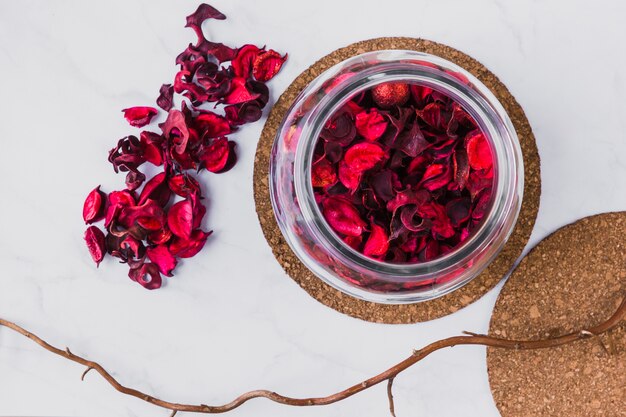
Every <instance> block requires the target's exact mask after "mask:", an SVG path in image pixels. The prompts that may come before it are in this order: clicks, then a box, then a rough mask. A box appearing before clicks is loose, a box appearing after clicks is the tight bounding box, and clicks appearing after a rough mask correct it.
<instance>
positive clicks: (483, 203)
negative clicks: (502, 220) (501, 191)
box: [472, 189, 491, 220]
mask: <svg viewBox="0 0 626 417" xmlns="http://www.w3.org/2000/svg"><path fill="white" fill-rule="evenodd" d="M490 202H491V189H486V190H485V191H483V192H482V194H481V195H480V197H479V198H478V200H476V204H475V205H474V210H473V211H472V218H473V219H474V220H481V219H482V218H483V217H484V216H485V213H486V212H487V209H488V208H489V203H490Z"/></svg>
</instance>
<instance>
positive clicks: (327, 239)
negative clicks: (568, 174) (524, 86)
mask: <svg viewBox="0 0 626 417" xmlns="http://www.w3.org/2000/svg"><path fill="white" fill-rule="evenodd" d="M386 82H403V83H407V84H419V85H423V86H427V87H430V88H433V89H435V90H438V91H440V92H442V93H444V94H446V95H447V96H449V97H451V98H452V99H453V100H455V101H456V102H457V103H459V104H460V105H461V106H462V107H463V108H464V109H465V110H466V111H467V112H468V113H469V114H470V115H471V116H472V117H473V118H474V119H475V120H476V122H477V123H478V125H479V127H480V129H481V130H482V131H483V133H484V135H485V137H486V138H487V140H488V142H489V146H490V148H491V151H492V154H493V155H494V179H493V181H494V183H493V190H492V197H491V202H490V208H489V211H488V214H487V215H486V216H485V218H484V220H483V222H482V224H481V225H480V226H479V227H478V228H477V230H475V231H474V232H473V234H472V236H470V237H469V238H468V239H467V240H466V241H465V242H463V243H462V244H461V245H460V246H459V247H457V248H455V249H454V250H453V251H451V252H450V253H448V254H446V255H445V256H442V257H440V258H436V259H434V260H431V261H428V262H424V263H417V264H408V263H407V264H395V263H387V262H381V261H378V260H374V259H371V258H368V257H366V256H364V255H362V254H361V253H359V252H357V251H355V250H353V249H352V248H351V247H349V246H348V245H346V244H345V243H344V242H343V241H342V240H341V238H340V237H339V236H337V235H336V234H335V233H334V231H333V230H332V229H331V228H330V227H329V225H328V224H327V222H326V221H325V219H324V218H323V216H322V214H321V211H320V209H319V207H318V205H317V203H316V201H315V197H314V193H313V187H312V184H311V164H312V158H313V152H314V148H315V144H316V142H317V139H318V137H319V134H320V131H321V129H322V128H323V126H324V125H325V123H326V121H327V120H328V119H329V117H330V116H332V115H333V114H334V113H335V111H336V110H337V109H339V108H340V107H341V106H343V105H344V104H345V103H346V102H347V101H348V100H350V99H351V98H352V97H354V96H355V95H357V94H359V93H360V92H362V91H365V90H368V89H371V88H372V87H373V86H375V85H377V84H380V83H386ZM523 182H524V170H523V161H522V153H521V149H520V146H519V142H518V138H517V134H516V132H515V129H514V127H513V124H512V123H511V120H510V119H509V117H508V115H507V114H506V112H505V110H504V108H503V107H502V105H501V104H500V103H499V102H498V100H497V98H496V97H495V96H494V95H493V94H492V93H491V91H490V90H489V89H488V88H487V87H486V86H485V85H484V84H482V83H481V82H480V81H479V80H478V79H477V78H476V77H474V76H473V75H471V74H470V73H469V72H467V71H466V70H464V69H463V68H461V67H459V66H458V65H455V64H453V63H451V62H449V61H447V60H445V59H442V58H440V57H437V56H433V55H430V54H426V53H421V52H415V51H405V50H385V51H375V52H368V53H364V54H362V55H358V56H355V57H352V58H349V59H347V60H345V61H343V62H341V63H340V64H337V65H335V66H334V67H332V68H330V69H328V70H326V71H325V72H324V73H322V74H321V75H320V76H319V77H317V78H316V79H315V80H314V81H312V82H311V83H310V84H309V85H308V86H307V87H306V88H305V89H304V90H303V91H302V93H300V95H299V96H298V97H297V99H296V100H295V102H294V103H293V105H292V106H291V108H290V109H289V111H288V112H287V114H286V115H285V118H284V119H283V121H282V124H281V125H280V127H279V129H278V132H277V135H276V138H275V141H274V145H273V148H272V153H271V156H270V195H271V200H272V205H273V208H274V213H275V215H276V219H277V222H278V225H279V227H280V229H281V231H282V233H283V235H284V237H285V239H286V241H287V242H288V244H289V246H290V247H291V249H292V250H293V251H294V253H295V254H296V255H297V256H298V258H299V259H300V260H301V261H302V263H304V265H306V267H307V268H309V269H310V270H311V271H312V272H313V273H314V274H315V275H316V276H318V277H319V278H320V279H322V280H323V281H325V282H326V283H327V284H329V285H331V286H332V287H334V288H337V289H339V290H340V291H342V292H344V293H346V294H348V295H351V296H353V297H357V298H360V299H363V300H368V301H373V302H378V303H388V304H402V303H415V302H419V301H425V300H429V299H433V298H435V297H439V296H441V295H444V294H446V293H449V292H451V291H454V290H455V289H457V288H459V287H461V286H462V285H464V284H466V283H468V282H469V281H470V280H472V279H473V278H475V277H476V276H477V275H479V274H480V273H481V272H482V271H483V270H484V269H485V268H486V267H487V266H488V265H489V263H490V262H491V261H492V260H493V259H494V258H495V257H496V256H497V255H498V253H499V252H500V250H501V249H502V248H503V246H504V244H505V243H506V241H507V239H508V238H509V236H510V234H511V232H512V230H513V228H514V226H515V223H516V221H517V216H518V214H519V210H520V207H521V202H522V193H523V187H524V184H523Z"/></svg>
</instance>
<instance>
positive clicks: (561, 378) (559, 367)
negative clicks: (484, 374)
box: [487, 212, 626, 417]
mask: <svg viewBox="0 0 626 417" xmlns="http://www.w3.org/2000/svg"><path fill="white" fill-rule="evenodd" d="M624 296H626V212H620V213H607V214H600V215H597V216H592V217H587V218H585V219H582V220H579V221H578V222H576V223H573V224H571V225H569V226H565V227H564V228H562V229H560V230H558V231H557V232H555V233H554V234H552V235H551V236H549V237H548V238H546V239H545V240H543V241H542V242H541V243H539V245H538V246H537V247H536V248H535V249H533V250H532V251H531V252H530V254H528V256H526V258H525V259H524V260H523V261H522V262H521V263H520V265H519V266H518V267H517V268H516V269H515V271H514V272H513V274H512V275H511V277H510V278H509V280H508V281H507V283H506V285H505V286H504V288H503V289H502V292H501V293H500V296H499V297H498V301H497V303H496V307H495V310H494V312H493V316H492V318H491V329H490V334H492V335H495V336H500V337H506V338H511V339H532V338H543V337H548V336H557V335H560V334H565V333H570V332H572V331H575V330H579V329H584V328H587V327H590V326H593V325H597V324H599V323H601V322H603V321H604V320H606V319H607V318H608V317H609V316H610V315H611V314H613V313H614V312H615V310H616V309H617V307H618V305H619V303H620V301H621V300H622V298H623V297H624ZM598 339H600V340H598ZM605 348H606V350H605ZM487 363H488V368H489V380H490V384H491V390H492V392H493V397H494V399H495V402H496V405H497V406H498V409H499V410H500V413H501V414H502V416H503V417H522V416H533V417H542V416H545V417H547V416H550V417H556V416H567V417H577V416H580V417H583V416H607V417H609V416H610V417H618V416H622V417H623V416H626V322H624V321H623V322H622V324H621V326H620V327H618V328H616V329H614V330H612V331H611V332H609V333H608V334H605V335H602V336H600V337H599V338H591V339H586V340H582V341H579V342H575V343H573V344H570V345H565V346H562V347H557V348H553V349H545V350H536V351H510V350H502V349H494V348H489V349H488V351H487Z"/></svg>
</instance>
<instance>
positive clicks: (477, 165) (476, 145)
mask: <svg viewBox="0 0 626 417" xmlns="http://www.w3.org/2000/svg"><path fill="white" fill-rule="evenodd" d="M465 143H466V148H467V159H468V160H469V165H470V166H471V167H472V169H475V170H480V169H489V168H491V166H492V165H493V158H492V156H491V148H490V147H489V142H487V139H485V135H483V133H482V132H481V131H480V130H476V131H473V132H471V133H469V134H468V135H467V137H466V138H465Z"/></svg>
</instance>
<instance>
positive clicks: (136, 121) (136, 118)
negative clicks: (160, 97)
mask: <svg viewBox="0 0 626 417" xmlns="http://www.w3.org/2000/svg"><path fill="white" fill-rule="evenodd" d="M122 112H124V118H125V119H126V120H127V121H128V123H130V125H131V126H134V127H144V126H145V125H147V124H148V123H150V120H152V118H153V117H154V116H156V114H157V109H155V108H154V107H146V106H138V107H130V108H128V109H124V110H122Z"/></svg>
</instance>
